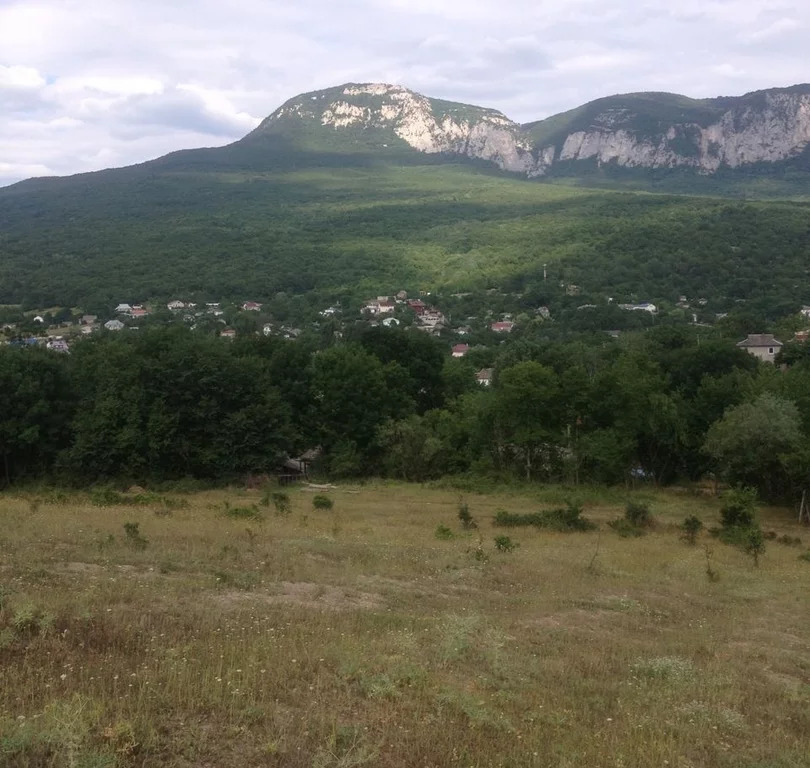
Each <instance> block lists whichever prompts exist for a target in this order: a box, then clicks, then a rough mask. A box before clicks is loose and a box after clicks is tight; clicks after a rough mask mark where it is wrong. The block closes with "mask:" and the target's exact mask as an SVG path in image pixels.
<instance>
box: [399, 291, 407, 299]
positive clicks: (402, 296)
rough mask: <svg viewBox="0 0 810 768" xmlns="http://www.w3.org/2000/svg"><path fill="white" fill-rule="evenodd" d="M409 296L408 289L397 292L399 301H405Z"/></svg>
mask: <svg viewBox="0 0 810 768" xmlns="http://www.w3.org/2000/svg"><path fill="white" fill-rule="evenodd" d="M407 298H408V292H407V291H398V292H397V301H405V300H406V299H407Z"/></svg>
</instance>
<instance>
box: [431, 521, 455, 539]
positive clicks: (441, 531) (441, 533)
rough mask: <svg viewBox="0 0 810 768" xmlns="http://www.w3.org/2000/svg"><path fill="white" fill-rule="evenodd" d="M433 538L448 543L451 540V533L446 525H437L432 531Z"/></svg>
mask: <svg viewBox="0 0 810 768" xmlns="http://www.w3.org/2000/svg"><path fill="white" fill-rule="evenodd" d="M434 536H435V537H436V538H437V539H439V540H441V541H449V540H450V539H452V538H453V531H451V530H450V529H449V528H448V527H447V526H446V525H437V526H436V530H435V531H434Z"/></svg>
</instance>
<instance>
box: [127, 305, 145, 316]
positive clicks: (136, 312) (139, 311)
mask: <svg viewBox="0 0 810 768" xmlns="http://www.w3.org/2000/svg"><path fill="white" fill-rule="evenodd" d="M129 314H130V316H131V317H146V316H147V315H148V314H149V312H148V311H147V310H146V309H144V308H143V307H133V308H132V312H130V313H129Z"/></svg>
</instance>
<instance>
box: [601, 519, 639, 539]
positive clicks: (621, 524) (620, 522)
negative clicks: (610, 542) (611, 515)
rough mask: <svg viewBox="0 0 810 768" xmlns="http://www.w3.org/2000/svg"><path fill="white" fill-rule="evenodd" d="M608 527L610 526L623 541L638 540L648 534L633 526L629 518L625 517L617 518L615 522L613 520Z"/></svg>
mask: <svg viewBox="0 0 810 768" xmlns="http://www.w3.org/2000/svg"><path fill="white" fill-rule="evenodd" d="M608 526H610V527H611V528H612V529H613V530H614V531H615V532H616V533H618V534H619V536H621V537H622V538H623V539H632V538H638V537H639V536H643V535H644V534H645V533H646V531H645V530H644V529H643V528H639V527H638V526H637V525H633V524H632V523H631V522H630V521H629V520H628V519H627V518H624V517H617V518H616V519H615V520H611V521H610V522H609V523H608Z"/></svg>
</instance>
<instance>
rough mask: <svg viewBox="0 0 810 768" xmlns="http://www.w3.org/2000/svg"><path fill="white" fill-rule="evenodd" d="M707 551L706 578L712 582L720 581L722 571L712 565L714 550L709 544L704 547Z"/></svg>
mask: <svg viewBox="0 0 810 768" xmlns="http://www.w3.org/2000/svg"><path fill="white" fill-rule="evenodd" d="M703 550H704V552H705V553H706V578H707V579H708V580H709V581H711V582H712V583H714V582H717V581H720V573H719V572H718V571H716V570H715V569H714V566H713V565H712V557H713V555H714V552H713V550H712V549H711V548H710V547H709V546H705V547H704V548H703Z"/></svg>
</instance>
